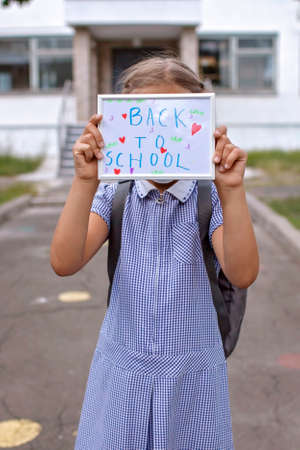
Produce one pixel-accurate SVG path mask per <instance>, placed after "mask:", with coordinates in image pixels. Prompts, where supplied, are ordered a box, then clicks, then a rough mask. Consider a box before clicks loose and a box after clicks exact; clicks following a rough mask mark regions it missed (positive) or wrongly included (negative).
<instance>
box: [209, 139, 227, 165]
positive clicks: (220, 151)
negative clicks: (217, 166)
mask: <svg viewBox="0 0 300 450" xmlns="http://www.w3.org/2000/svg"><path fill="white" fill-rule="evenodd" d="M228 141H229V139H228V138H227V137H226V136H225V135H224V134H223V135H222V136H221V137H220V138H219V139H218V141H217V145H216V149H215V153H214V157H213V159H214V162H215V163H219V162H220V161H221V159H222V155H223V149H224V147H225V145H226V144H227V143H228Z"/></svg>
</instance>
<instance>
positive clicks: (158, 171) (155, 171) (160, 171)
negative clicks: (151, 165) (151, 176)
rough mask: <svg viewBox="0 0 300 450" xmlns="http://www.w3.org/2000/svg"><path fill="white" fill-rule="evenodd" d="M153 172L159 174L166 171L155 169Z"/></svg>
mask: <svg viewBox="0 0 300 450" xmlns="http://www.w3.org/2000/svg"><path fill="white" fill-rule="evenodd" d="M152 173H156V174H157V175H159V174H161V173H165V172H164V171H163V170H153V171H152Z"/></svg>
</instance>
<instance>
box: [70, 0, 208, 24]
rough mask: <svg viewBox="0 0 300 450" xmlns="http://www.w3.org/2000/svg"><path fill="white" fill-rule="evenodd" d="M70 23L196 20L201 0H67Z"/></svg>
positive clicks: (182, 21)
mask: <svg viewBox="0 0 300 450" xmlns="http://www.w3.org/2000/svg"><path fill="white" fill-rule="evenodd" d="M65 4H66V23H69V24H77V25H82V24H88V25H94V24H101V25H102V24H106V25H110V24H111V25H115V24H125V25H127V24H159V23H163V24H186V25H189V24H195V25H197V24H198V23H199V22H200V18H201V16H200V14H201V0H175V1H174V0H173V1H172V0H164V1H157V0H155V1H153V0H128V1H124V0H121V1H120V0H119V1H117V0H108V1H104V0H102V1H95V0H80V1H79V0H65Z"/></svg>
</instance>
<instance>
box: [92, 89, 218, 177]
mask: <svg viewBox="0 0 300 450" xmlns="http://www.w3.org/2000/svg"><path fill="white" fill-rule="evenodd" d="M98 113H99V114H100V113H102V114H103V119H102V122H101V124H100V125H99V129H100V131H101V133H102V136H103V139H104V144H105V147H104V150H103V153H104V158H103V159H102V160H99V162H98V178H99V179H101V180H113V181H115V180H116V179H117V180H124V179H126V180H128V179H139V178H143V179H152V178H155V179H159V178H162V179H169V178H170V180H172V179H182V178H183V179H184V178H192V179H214V177H215V170H214V169H215V166H214V163H213V161H212V157H213V152H214V137H213V132H214V130H215V96H214V94H213V93H208V94H192V93H191V94H176V95H175V94H112V95H98Z"/></svg>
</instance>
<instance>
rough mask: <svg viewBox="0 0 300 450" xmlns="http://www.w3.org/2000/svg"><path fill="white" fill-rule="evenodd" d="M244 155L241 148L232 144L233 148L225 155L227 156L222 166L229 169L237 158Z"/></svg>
mask: <svg viewBox="0 0 300 450" xmlns="http://www.w3.org/2000/svg"><path fill="white" fill-rule="evenodd" d="M243 155H244V152H243V150H241V149H240V148H239V147H235V146H233V149H232V150H231V151H230V153H229V154H228V155H227V158H226V160H225V162H224V167H225V169H226V170H228V169H231V167H232V166H233V164H234V163H235V161H237V160H238V159H241V158H242V157H243Z"/></svg>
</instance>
